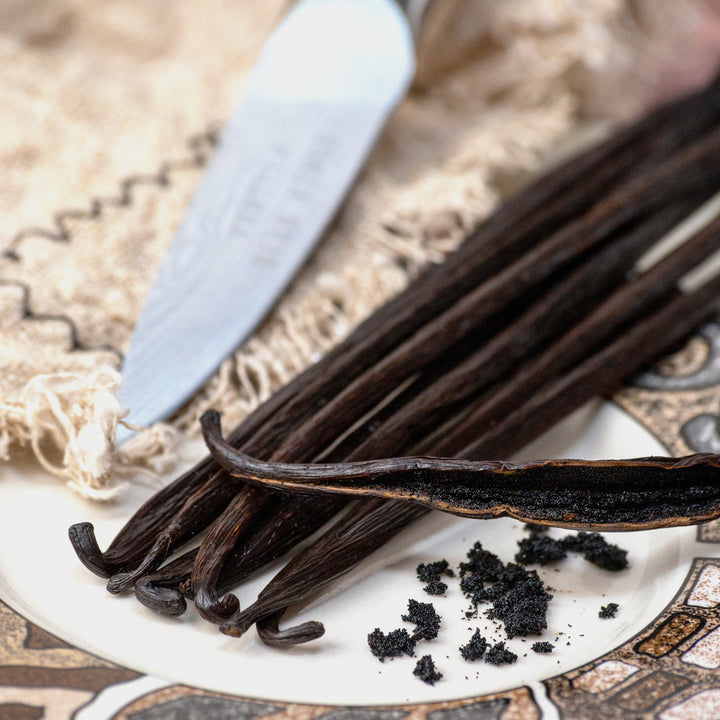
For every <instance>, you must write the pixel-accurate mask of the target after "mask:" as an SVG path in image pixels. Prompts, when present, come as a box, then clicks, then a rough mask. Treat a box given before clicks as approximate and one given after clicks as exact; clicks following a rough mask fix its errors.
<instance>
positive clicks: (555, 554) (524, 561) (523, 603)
mask: <svg viewBox="0 0 720 720" xmlns="http://www.w3.org/2000/svg"><path fill="white" fill-rule="evenodd" d="M525 529H526V530H527V531H528V532H529V533H530V536H529V537H527V538H523V539H522V540H519V541H518V547H519V551H518V553H517V554H516V555H515V561H516V562H510V563H507V564H505V563H503V561H502V560H501V559H500V558H499V557H498V556H497V555H495V554H494V553H492V552H490V551H489V550H486V549H485V548H484V547H483V546H482V544H481V543H480V542H476V543H475V544H474V545H473V546H472V547H471V548H470V549H469V550H468V551H467V560H466V561H464V562H461V563H460V566H459V570H458V574H459V576H460V589H461V591H462V592H463V594H464V595H465V597H467V598H468V599H469V600H470V603H471V608H470V609H469V610H468V611H467V612H466V613H465V617H466V618H468V619H469V618H471V617H477V615H478V606H479V605H481V604H489V605H490V607H489V608H488V609H487V610H485V615H486V616H487V617H488V618H489V619H491V620H499V621H500V622H501V623H502V624H503V627H504V630H505V634H506V635H507V637H508V639H512V638H514V637H527V636H530V635H542V633H543V631H545V630H546V629H547V609H548V604H549V602H550V600H551V599H552V595H551V594H550V593H548V592H547V590H546V588H545V586H544V585H543V582H542V580H541V579H540V577H539V575H538V574H537V571H536V570H528V569H527V568H525V567H524V566H525V565H529V564H539V565H547V564H549V563H551V562H558V561H560V560H563V559H564V558H566V557H567V554H568V552H577V553H581V554H582V555H583V557H584V558H585V559H586V560H587V561H588V562H591V563H593V564H594V565H597V566H598V567H600V568H602V569H604V570H608V571H611V572H617V571H619V570H624V569H625V568H627V567H628V561H627V551H626V550H623V549H622V548H619V547H618V546H617V545H612V544H610V543H608V542H607V541H606V540H605V538H603V537H602V536H601V535H599V534H598V533H587V532H580V533H577V534H571V535H566V536H564V537H562V538H560V539H559V540H556V539H554V538H552V537H550V536H549V535H547V534H546V533H547V528H545V527H542V526H537V525H526V526H525ZM416 573H417V577H418V580H420V581H421V582H423V583H425V584H426V587H425V588H424V590H425V591H426V592H428V593H429V594H444V592H445V590H446V589H447V585H446V583H444V582H442V581H441V580H440V578H441V577H443V576H444V577H449V578H453V577H455V573H454V571H453V570H452V568H450V564H449V563H448V561H447V560H438V561H435V562H431V563H420V564H419V565H418V566H417V568H416ZM438 584H440V585H442V586H443V590H442V593H433V592H432V591H431V590H428V587H431V588H435V587H436V586H437V585H438ZM617 609H618V605H617V603H608V604H607V605H604V606H603V607H602V608H601V609H600V611H599V613H598V616H599V617H600V618H613V617H615V613H616V612H617ZM401 617H402V620H403V621H405V622H407V623H411V624H412V625H414V626H415V628H414V630H413V632H412V634H411V633H410V632H408V630H406V629H405V628H398V629H396V630H392V631H390V632H389V633H384V632H382V631H381V630H380V629H379V628H375V630H373V631H372V632H371V633H370V634H369V635H368V645H369V647H370V651H371V652H372V654H373V655H374V656H375V657H377V658H378V659H379V660H380V661H381V662H384V661H385V660H386V659H387V658H395V657H400V656H401V655H409V656H413V655H414V654H415V648H416V645H417V643H418V642H419V641H421V640H428V641H429V640H434V639H435V638H437V636H438V633H439V631H440V626H441V620H442V619H441V617H440V615H438V613H437V611H436V610H435V608H434V606H433V605H432V603H422V602H418V601H417V600H414V599H410V600H408V605H407V613H405V614H404V615H402V616H401ZM556 640H557V638H556ZM568 644H569V643H568ZM554 648H555V646H554V645H553V644H552V643H549V642H546V641H540V642H536V643H533V645H532V650H533V651H534V652H536V653H538V654H549V653H552V651H553V650H554ZM458 650H459V652H460V656H461V657H462V658H463V660H466V661H468V662H473V661H477V660H481V659H484V661H485V662H486V663H489V664H491V665H510V664H512V663H515V662H517V659H518V656H517V655H516V654H515V653H514V652H513V651H512V650H510V648H508V647H507V646H506V643H505V641H501V642H497V643H495V644H494V645H492V644H491V643H490V642H488V640H487V639H486V638H485V637H483V636H482V634H481V633H480V630H479V629H476V630H475V632H474V633H473V635H472V637H471V638H470V640H469V641H468V642H467V643H466V644H465V645H462V646H460V647H459V648H458ZM413 675H415V676H416V677H419V678H420V679H421V680H423V681H424V682H426V683H428V684H430V685H434V684H435V683H436V682H437V681H438V680H440V679H442V677H443V675H442V673H440V672H438V670H437V668H436V667H435V664H434V662H433V659H432V657H431V656H430V655H423V657H422V658H421V659H420V660H419V661H418V662H417V665H416V666H415V669H414V670H413Z"/></svg>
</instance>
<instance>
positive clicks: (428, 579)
mask: <svg viewBox="0 0 720 720" xmlns="http://www.w3.org/2000/svg"><path fill="white" fill-rule="evenodd" d="M416 572H417V576H418V580H420V582H424V583H425V587H424V588H423V590H425V592H426V593H427V594H428V595H444V594H445V591H446V590H447V588H448V586H447V583H444V582H443V581H442V580H441V579H440V577H441V576H443V575H444V576H445V577H449V578H452V577H455V572H454V571H453V570H452V568H451V567H450V563H448V561H447V560H438V561H437V562H432V563H420V564H419V565H418V566H417V570H416Z"/></svg>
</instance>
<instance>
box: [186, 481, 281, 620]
mask: <svg viewBox="0 0 720 720" xmlns="http://www.w3.org/2000/svg"><path fill="white" fill-rule="evenodd" d="M268 500H269V496H268V495H267V493H264V492H240V493H238V495H236V496H235V499H234V500H233V501H232V502H231V503H230V505H229V506H228V507H227V508H226V509H225V511H224V512H223V513H222V515H221V516H220V517H219V518H218V519H217V521H216V522H215V523H213V526H212V527H211V528H210V531H209V532H208V534H207V535H206V536H205V538H203V541H202V543H201V544H200V547H199V549H198V554H197V557H196V558H195V563H194V564H193V571H192V575H191V587H192V594H193V597H194V599H195V607H196V608H197V609H198V612H199V613H200V615H201V616H202V617H204V618H205V619H206V620H210V622H215V623H222V622H224V621H225V620H227V618H229V617H230V616H231V615H232V614H233V613H234V612H236V611H237V609H238V608H239V606H240V603H239V602H238V599H237V597H235V595H232V594H228V595H225V596H224V597H222V598H221V597H220V594H219V593H218V592H217V584H218V580H219V579H220V574H221V572H222V568H223V565H224V563H225V561H226V560H227V558H228V556H229V555H230V554H231V553H232V551H233V548H234V547H235V546H236V544H237V543H238V541H240V540H242V539H244V538H245V537H246V535H247V533H248V530H249V529H250V528H251V527H252V522H253V520H254V519H255V518H256V517H257V513H258V511H260V510H263V509H264V508H265V506H266V505H267V503H268ZM271 522H272V521H271Z"/></svg>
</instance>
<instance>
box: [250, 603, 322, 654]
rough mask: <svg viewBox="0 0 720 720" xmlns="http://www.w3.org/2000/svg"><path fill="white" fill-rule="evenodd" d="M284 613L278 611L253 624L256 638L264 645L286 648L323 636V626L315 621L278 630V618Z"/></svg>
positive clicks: (283, 610)
mask: <svg viewBox="0 0 720 720" xmlns="http://www.w3.org/2000/svg"><path fill="white" fill-rule="evenodd" d="M284 612H285V609H282V610H279V611H278V612H276V613H274V614H273V615H270V616H269V617H266V618H262V619H260V620H258V621H257V623H255V627H256V628H257V634H258V637H259V638H260V640H262V642H263V643H264V644H265V645H269V646H270V647H275V648H287V647H292V646H293V645H301V644H302V643H306V642H311V641H312V640H317V639H318V638H320V637H322V636H323V635H324V634H325V626H324V625H323V624H322V623H320V622H317V621H315V620H310V621H309V622H304V623H300V624H299V625H295V626H293V627H289V628H286V629H285V630H280V627H279V623H280V618H281V617H282V616H283V613H284Z"/></svg>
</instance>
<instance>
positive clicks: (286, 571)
mask: <svg viewBox="0 0 720 720" xmlns="http://www.w3.org/2000/svg"><path fill="white" fill-rule="evenodd" d="M427 512H428V510H427V509H426V508H424V507H422V506H420V505H415V504H412V503H404V502H396V503H392V502H387V501H385V500H368V501H366V502H363V503H362V504H361V505H360V506H359V507H358V508H357V512H353V511H352V509H351V511H350V512H348V513H346V514H345V515H344V516H343V517H341V518H340V519H339V520H338V521H337V522H336V523H335V525H333V526H332V527H331V528H330V530H328V531H327V532H326V533H324V534H323V535H321V536H320V538H318V540H316V541H315V543H313V544H312V545H310V547H308V548H306V549H305V550H303V551H301V552H300V553H299V554H298V555H296V556H295V557H294V558H293V559H292V560H291V561H290V562H289V563H288V564H287V565H286V566H285V567H284V568H283V569H282V570H280V572H278V574H277V575H275V577H274V578H273V579H272V580H271V581H270V583H268V585H266V586H265V588H264V589H263V590H262V591H261V593H260V594H259V595H258V598H257V600H256V601H255V602H254V603H253V604H252V605H250V606H248V607H247V608H245V610H242V611H240V612H239V613H236V614H235V615H233V616H232V618H230V620H228V621H227V622H226V623H225V624H223V625H221V626H220V630H221V631H222V632H223V633H225V634H226V635H232V636H234V637H238V636H240V635H242V634H243V633H244V632H245V631H246V630H247V629H248V628H249V627H250V626H251V625H252V624H253V623H255V622H256V621H257V620H259V619H261V618H266V617H268V616H270V615H273V614H274V613H276V612H278V611H284V609H285V608H286V607H288V606H289V605H292V604H293V603H295V602H300V601H302V600H304V599H305V598H307V597H309V596H311V595H314V594H315V593H317V592H318V591H319V590H321V589H322V588H323V587H325V586H326V585H328V584H329V583H330V582H332V581H333V580H335V579H336V578H338V577H340V576H341V575H343V574H344V573H346V572H348V571H350V570H351V569H352V568H353V567H354V566H355V565H356V564H357V563H359V562H360V561H361V560H363V559H364V558H366V557H367V556H368V555H370V554H371V553H373V552H374V551H375V550H377V549H378V548H380V547H382V546H383V545H384V544H385V542H387V541H388V540H389V539H390V538H392V537H395V535H397V533H398V532H400V530H402V529H403V528H405V527H407V526H408V525H410V524H411V523H412V522H414V521H415V520H417V519H418V518H420V517H422V516H423V515H425V514H426V513H427ZM280 614H282V613H280ZM318 624H319V623H318ZM285 632H287V631H285ZM286 637H287V635H286Z"/></svg>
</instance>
